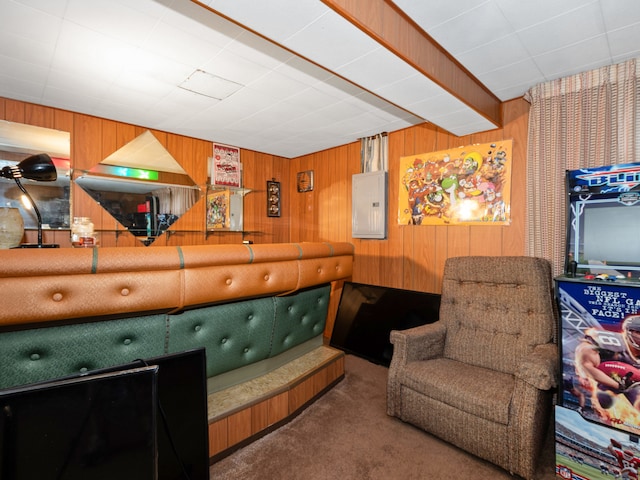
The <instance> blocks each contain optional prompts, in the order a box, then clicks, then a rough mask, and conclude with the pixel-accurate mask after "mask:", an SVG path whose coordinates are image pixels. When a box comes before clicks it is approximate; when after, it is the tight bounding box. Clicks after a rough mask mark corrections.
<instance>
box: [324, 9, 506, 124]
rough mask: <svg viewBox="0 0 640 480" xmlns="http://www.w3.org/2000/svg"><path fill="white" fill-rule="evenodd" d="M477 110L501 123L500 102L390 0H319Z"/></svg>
mask: <svg viewBox="0 0 640 480" xmlns="http://www.w3.org/2000/svg"><path fill="white" fill-rule="evenodd" d="M321 1H322V3H324V4H325V5H326V6H327V7H329V8H331V9H332V10H334V11H335V12H336V13H338V14H339V15H341V16H342V17H344V18H345V19H346V20H348V21H349V22H350V23H352V24H353V25H354V26H356V27H357V28H359V29H360V30H362V31H363V32H365V33H366V34H367V35H369V36H370V37H371V38H373V39H374V40H376V41H377V42H378V43H380V44H381V45H382V46H384V47H385V48H386V49H388V50H389V51H391V52H393V53H394V54H395V55H397V56H398V57H400V58H402V59H403V60H404V61H405V62H407V63H408V64H410V65H411V66H412V67H413V68H415V69H416V70H418V71H419V72H421V73H422V74H423V75H425V76H426V77H427V78H429V79H430V80H431V81H433V82H435V83H436V84H438V85H439V86H440V87H442V88H443V89H444V90H446V91H447V92H449V93H450V94H451V95H453V96H455V97H456V98H458V99H459V100H460V101H461V102H463V103H465V104H466V105H468V106H469V107H470V108H472V109H474V110H475V111H476V112H478V114H480V115H482V116H483V117H484V118H486V119H487V120H489V121H490V122H492V123H494V124H495V125H497V126H501V125H502V108H501V106H502V103H501V102H500V100H499V99H498V98H497V97H496V96H495V95H493V93H491V91H489V90H488V89H487V88H486V87H485V86H484V85H483V84H482V83H480V82H479V81H478V80H477V79H476V78H475V77H474V76H473V75H471V73H469V72H468V71H467V70H466V69H465V68H464V67H463V66H462V65H460V64H459V63H458V62H457V61H456V60H455V59H454V58H453V57H452V56H451V55H450V54H449V53H448V52H447V51H446V50H444V49H443V48H442V47H441V46H440V45H439V44H438V43H437V42H436V41H435V40H434V39H432V38H431V37H430V36H429V35H428V34H427V33H426V32H425V31H424V30H422V29H421V28H420V27H419V26H418V25H417V24H416V23H415V22H414V21H413V20H411V19H410V18H409V17H408V16H407V15H406V14H405V13H404V12H402V10H400V9H399V8H398V7H397V6H396V5H395V4H394V3H393V2H392V1H391V0H321Z"/></svg>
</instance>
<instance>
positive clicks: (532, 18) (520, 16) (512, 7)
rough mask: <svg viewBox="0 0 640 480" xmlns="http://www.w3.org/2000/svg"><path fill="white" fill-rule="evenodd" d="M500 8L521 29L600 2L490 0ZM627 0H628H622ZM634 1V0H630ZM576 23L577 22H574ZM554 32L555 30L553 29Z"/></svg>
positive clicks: (616, 3)
mask: <svg viewBox="0 0 640 480" xmlns="http://www.w3.org/2000/svg"><path fill="white" fill-rule="evenodd" d="M492 1H493V2H495V3H496V5H497V6H498V7H499V8H500V10H501V11H502V13H503V14H504V16H505V17H506V19H507V21H508V22H509V23H510V24H511V25H512V26H513V28H514V29H515V30H522V29H524V28H527V27H531V26H532V25H538V24H541V23H544V22H546V21H548V20H550V19H552V18H554V17H557V16H559V15H563V14H566V13H567V12H570V11H572V10H575V9H577V8H581V7H583V6H585V5H588V4H594V3H595V4H597V3H602V2H600V0H562V1H558V0H536V1H535V2H533V1H524V2H522V1H514V0H492ZM605 1H606V2H608V3H610V4H611V5H619V4H620V2H617V1H615V2H610V1H609V0H605ZM623 1H629V0H623ZM630 1H634V0H630ZM574 25H578V24H574ZM554 34H555V31H554Z"/></svg>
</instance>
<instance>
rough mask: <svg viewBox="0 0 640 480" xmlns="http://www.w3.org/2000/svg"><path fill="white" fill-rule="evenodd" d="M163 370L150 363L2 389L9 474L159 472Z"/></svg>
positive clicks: (108, 476) (32, 477) (2, 442)
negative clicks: (158, 424) (159, 378)
mask: <svg viewBox="0 0 640 480" xmlns="http://www.w3.org/2000/svg"><path fill="white" fill-rule="evenodd" d="M157 371H158V368H157V367H144V368H138V369H129V370H124V371H114V372H110V373H103V374H99V375H90V376H85V377H78V378H67V379H63V380H55V381H51V382H43V383H39V384H33V385H27V386H22V387H16V388H11V389H6V390H3V391H1V392H0V408H1V409H2V410H1V413H2V414H1V415H0V455H1V457H0V473H1V478H2V479H3V480H5V479H6V480H9V479H10V480H43V479H59V480H86V479H92V480H112V479H115V478H117V479H122V480H125V479H131V480H134V479H135V480H154V479H155V478H157V445H156V438H157V436H156V404H157V399H156V385H157V384H156V381H157V377H156V375H157Z"/></svg>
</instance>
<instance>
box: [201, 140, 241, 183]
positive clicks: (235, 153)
mask: <svg viewBox="0 0 640 480" xmlns="http://www.w3.org/2000/svg"><path fill="white" fill-rule="evenodd" d="M209 161H210V176H211V183H212V184H213V185H220V186H225V187H237V188H240V187H241V186H242V164H241V163H240V149H239V148H238V147H230V146H228V145H221V144H219V143H214V144H213V157H211V158H210V159H209Z"/></svg>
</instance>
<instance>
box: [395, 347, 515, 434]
mask: <svg viewBox="0 0 640 480" xmlns="http://www.w3.org/2000/svg"><path fill="white" fill-rule="evenodd" d="M401 375H402V379H401V383H402V384H403V385H406V386H407V387H409V388H411V389H412V390H415V391H416V392H419V393H421V394H423V395H425V396H427V397H430V398H433V399H434V400H437V401H439V402H442V403H445V404H447V405H450V406H452V407H454V408H457V409H459V410H462V411H465V412H467V413H470V414H471V415H474V416H477V417H481V418H485V419H486V420H489V421H491V422H494V423H501V424H504V425H506V424H507V423H508V419H509V407H510V405H511V397H512V394H513V390H514V385H515V380H514V377H513V375H509V374H506V373H502V372H496V371H494V370H489V369H486V368H483V367H477V366H473V365H468V364H464V363H461V362H458V361H456V360H450V359H447V358H437V359H432V360H425V361H417V362H410V363H408V364H407V366H406V369H405V370H404V371H403V372H402V374H401Z"/></svg>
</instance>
